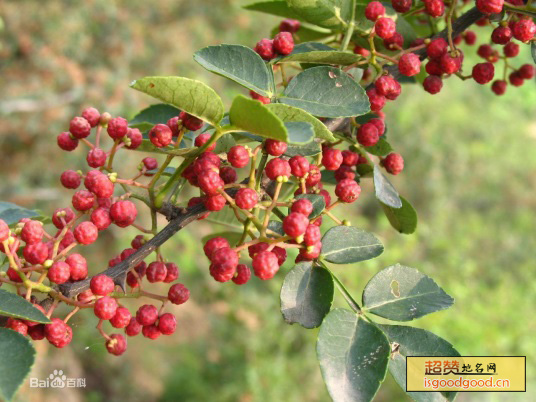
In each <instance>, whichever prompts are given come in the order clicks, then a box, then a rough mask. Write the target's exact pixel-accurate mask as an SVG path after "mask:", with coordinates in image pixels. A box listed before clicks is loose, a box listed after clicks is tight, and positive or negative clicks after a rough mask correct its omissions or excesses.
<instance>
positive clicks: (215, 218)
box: [204, 208, 244, 231]
mask: <svg viewBox="0 0 536 402" xmlns="http://www.w3.org/2000/svg"><path fill="white" fill-rule="evenodd" d="M204 220H205V221H207V222H212V223H215V224H218V225H223V226H225V227H227V228H231V229H234V230H235V231H241V230H243V229H244V225H243V224H242V223H240V222H239V221H238V220H237V219H236V215H235V214H234V212H233V210H232V208H223V209H222V210H221V211H218V212H211V213H210V215H209V216H208V217H207V218H205V219H204Z"/></svg>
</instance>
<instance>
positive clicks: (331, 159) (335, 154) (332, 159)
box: [322, 126, 377, 170]
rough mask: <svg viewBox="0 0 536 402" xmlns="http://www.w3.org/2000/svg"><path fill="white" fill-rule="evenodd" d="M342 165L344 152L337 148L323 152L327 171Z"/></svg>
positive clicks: (323, 161)
mask: <svg viewBox="0 0 536 402" xmlns="http://www.w3.org/2000/svg"><path fill="white" fill-rule="evenodd" d="M373 127H374V126H373ZM376 131H377V130H376ZM341 164H342V152H341V151H340V150H338V149H335V148H326V149H324V151H323V152H322V165H324V167H325V168H326V169H327V170H337V169H338V168H339V167H340V166H341Z"/></svg>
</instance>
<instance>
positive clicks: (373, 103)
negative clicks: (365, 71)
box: [367, 88, 387, 112]
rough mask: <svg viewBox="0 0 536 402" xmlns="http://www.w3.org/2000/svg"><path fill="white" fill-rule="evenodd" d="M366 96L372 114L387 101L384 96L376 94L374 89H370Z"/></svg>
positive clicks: (380, 108)
mask: <svg viewBox="0 0 536 402" xmlns="http://www.w3.org/2000/svg"><path fill="white" fill-rule="evenodd" d="M367 96H368V98H369V102H370V110H371V111H373V112H379V111H380V110H382V109H383V107H384V106H385V102H386V101H387V100H386V98H385V96H383V95H381V94H380V93H378V91H377V90H376V88H371V89H368V90H367Z"/></svg>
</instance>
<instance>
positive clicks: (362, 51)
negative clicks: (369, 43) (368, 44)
mask: <svg viewBox="0 0 536 402" xmlns="http://www.w3.org/2000/svg"><path fill="white" fill-rule="evenodd" d="M354 53H355V54H360V55H361V56H363V57H368V56H369V55H370V52H369V51H368V50H367V49H365V48H364V47H361V46H359V45H355V46H354Z"/></svg>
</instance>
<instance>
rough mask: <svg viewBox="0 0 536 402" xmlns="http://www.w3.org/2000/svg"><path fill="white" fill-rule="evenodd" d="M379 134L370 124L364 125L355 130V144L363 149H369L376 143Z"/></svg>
mask: <svg viewBox="0 0 536 402" xmlns="http://www.w3.org/2000/svg"><path fill="white" fill-rule="evenodd" d="M379 139H380V134H379V133H378V129H377V128H376V126H375V125H374V124H372V123H365V124H363V125H362V126H361V127H359V129H358V130H357V142H359V143H360V144H361V145H363V146H365V147H371V146H373V145H376V144H377V143H378V140H379Z"/></svg>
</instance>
